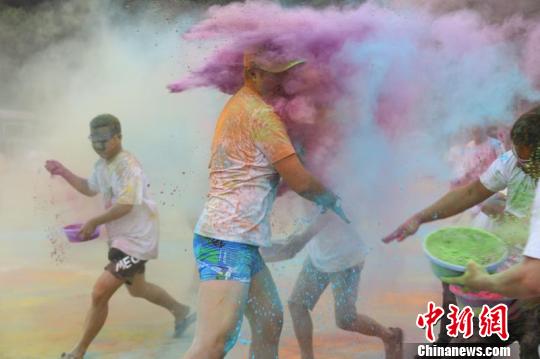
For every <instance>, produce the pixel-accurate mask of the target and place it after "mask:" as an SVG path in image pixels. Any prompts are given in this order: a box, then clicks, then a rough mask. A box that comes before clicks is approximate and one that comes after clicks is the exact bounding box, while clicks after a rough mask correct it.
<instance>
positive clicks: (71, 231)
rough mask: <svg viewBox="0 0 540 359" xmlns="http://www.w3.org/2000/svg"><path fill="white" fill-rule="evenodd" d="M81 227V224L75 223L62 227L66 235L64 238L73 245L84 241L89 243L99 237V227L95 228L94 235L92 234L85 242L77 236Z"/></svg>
mask: <svg viewBox="0 0 540 359" xmlns="http://www.w3.org/2000/svg"><path fill="white" fill-rule="evenodd" d="M82 226H83V224H82V223H76V224H70V225H69V226H65V227H64V233H65V234H66V236H67V238H68V240H69V241H70V242H73V243H77V242H86V241H90V240H92V239H96V238H97V237H99V227H97V228H96V230H95V231H94V233H92V235H91V236H90V238H89V239H87V240H84V239H82V238H81V237H80V236H79V232H80V230H81V228H82Z"/></svg>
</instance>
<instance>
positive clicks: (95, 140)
mask: <svg viewBox="0 0 540 359" xmlns="http://www.w3.org/2000/svg"><path fill="white" fill-rule="evenodd" d="M89 139H90V142H91V143H92V148H93V149H94V151H96V153H97V154H98V155H99V156H100V157H101V158H104V159H106V160H109V159H111V158H113V157H114V156H115V155H116V154H117V153H118V149H119V148H120V144H121V140H120V136H118V135H117V134H116V135H113V134H112V131H111V129H110V128H109V127H98V128H92V129H91V130H90V137H89Z"/></svg>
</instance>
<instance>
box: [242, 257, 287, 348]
mask: <svg viewBox="0 0 540 359" xmlns="http://www.w3.org/2000/svg"><path fill="white" fill-rule="evenodd" d="M246 317H247V318H248V320H249V325H250V328H251V346H250V348H249V352H250V354H249V358H250V359H276V358H277V357H278V346H279V336H280V335H281V329H282V327H283V307H282V305H281V301H280V299H279V294H278V291H277V288H276V285H275V283H274V280H273V279H272V275H271V274H270V271H269V270H268V268H267V267H266V266H265V267H264V268H263V269H262V270H261V271H260V272H259V273H257V274H256V275H255V276H254V277H253V278H252V280H251V286H250V288H249V298H248V301H247V309H246Z"/></svg>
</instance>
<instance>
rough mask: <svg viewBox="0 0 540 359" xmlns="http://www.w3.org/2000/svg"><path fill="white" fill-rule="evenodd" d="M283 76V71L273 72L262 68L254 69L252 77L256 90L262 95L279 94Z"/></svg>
mask: <svg viewBox="0 0 540 359" xmlns="http://www.w3.org/2000/svg"><path fill="white" fill-rule="evenodd" d="M283 78H284V73H278V74H274V73H270V72H266V71H262V70H254V72H253V77H252V79H253V83H254V84H255V87H256V89H257V91H258V92H259V93H260V94H261V95H262V96H263V97H272V96H277V95H279V94H280V93H281V92H282V87H281V84H282V82H283Z"/></svg>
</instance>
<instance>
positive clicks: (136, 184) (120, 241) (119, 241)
mask: <svg viewBox="0 0 540 359" xmlns="http://www.w3.org/2000/svg"><path fill="white" fill-rule="evenodd" d="M88 186H89V187H90V189H91V190H92V191H94V192H98V193H101V194H102V195H103V199H104V202H105V208H106V209H109V208H111V207H112V206H114V205H116V204H127V205H133V209H132V210H131V211H130V212H129V213H128V214H126V215H125V216H123V217H121V218H118V219H116V220H114V221H111V222H109V223H106V224H105V226H106V228H107V234H108V236H109V246H110V247H113V248H117V249H120V250H121V251H123V252H124V253H126V254H129V255H130V256H132V257H135V258H138V259H142V260H149V259H152V258H156V257H157V254H158V240H159V220H158V212H157V206H156V204H155V203H154V201H152V199H151V198H150V196H149V194H148V181H147V179H146V176H145V175H144V172H143V170H142V167H141V165H140V163H139V161H137V159H136V158H135V156H133V155H132V154H131V153H129V152H127V151H122V152H120V153H119V154H118V155H116V157H114V158H113V159H112V161H110V162H107V161H106V160H105V159H103V158H101V159H99V160H98V161H97V162H96V164H95V165H94V170H93V172H92V175H91V176H90V178H89V179H88Z"/></svg>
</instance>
